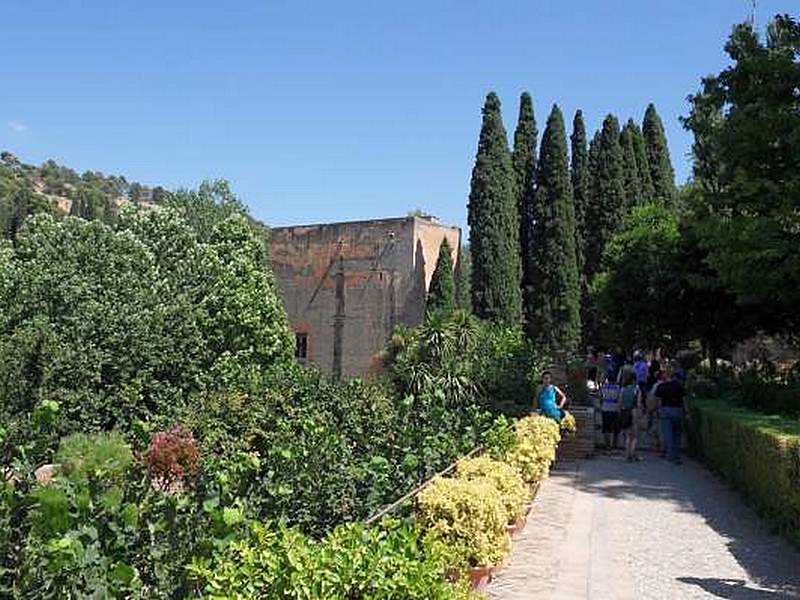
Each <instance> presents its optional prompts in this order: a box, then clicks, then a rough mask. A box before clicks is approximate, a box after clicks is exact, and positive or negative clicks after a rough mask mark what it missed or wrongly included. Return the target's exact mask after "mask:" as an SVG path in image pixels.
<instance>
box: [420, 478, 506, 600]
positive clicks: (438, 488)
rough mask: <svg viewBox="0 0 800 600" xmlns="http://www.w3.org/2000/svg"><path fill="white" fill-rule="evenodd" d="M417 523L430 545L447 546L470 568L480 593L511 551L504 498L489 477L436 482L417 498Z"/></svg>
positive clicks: (438, 480)
mask: <svg viewBox="0 0 800 600" xmlns="http://www.w3.org/2000/svg"><path fill="white" fill-rule="evenodd" d="M417 520H418V521H419V523H420V525H421V527H422V529H423V531H425V537H426V538H427V540H428V542H432V543H443V544H446V545H447V546H449V547H450V548H452V549H453V550H454V555H455V556H456V558H457V562H458V561H460V562H461V563H463V564H466V565H468V569H469V578H470V583H471V585H472V587H473V589H476V590H481V589H483V588H485V586H486V584H487V583H488V582H489V579H490V578H491V574H492V567H493V565H495V564H496V563H498V562H500V561H501V560H502V559H503V557H505V556H506V554H508V551H509V549H510V545H511V540H510V536H509V534H508V531H507V530H506V522H507V513H506V510H505V508H504V505H503V500H502V497H501V496H500V492H498V490H497V488H496V487H495V486H494V485H493V484H492V483H491V482H490V481H489V480H488V479H486V478H479V479H474V480H470V479H465V478H460V477H458V478H442V477H440V478H437V479H435V480H434V481H433V482H432V483H431V485H429V486H428V487H427V488H425V489H424V490H423V491H422V492H420V494H419V496H418V497H417Z"/></svg>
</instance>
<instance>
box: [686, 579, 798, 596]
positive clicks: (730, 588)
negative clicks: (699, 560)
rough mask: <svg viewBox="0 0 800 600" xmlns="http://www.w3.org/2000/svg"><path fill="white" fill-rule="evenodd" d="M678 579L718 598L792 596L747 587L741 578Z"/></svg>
mask: <svg viewBox="0 0 800 600" xmlns="http://www.w3.org/2000/svg"><path fill="white" fill-rule="evenodd" d="M678 581H682V582H683V583H689V584H692V585H696V586H698V587H701V588H703V590H705V591H706V592H707V593H709V594H711V595H712V596H716V597H717V598H728V599H730V600H777V599H778V598H790V597H791V596H789V595H787V593H785V592H771V591H769V590H759V589H756V588H751V587H747V582H745V581H742V580H741V579H717V578H715V577H678Z"/></svg>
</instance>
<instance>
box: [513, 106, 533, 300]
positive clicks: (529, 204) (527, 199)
mask: <svg viewBox="0 0 800 600" xmlns="http://www.w3.org/2000/svg"><path fill="white" fill-rule="evenodd" d="M538 135H539V133H538V131H537V130H536V119H535V117H534V114H533V101H532V100H531V95H530V94H529V93H528V92H523V93H522V95H521V96H520V101H519V120H518V121H517V128H516V130H515V131H514V151H513V153H512V160H513V162H514V173H515V175H516V185H517V190H516V192H517V211H518V213H519V242H520V252H521V254H520V259H521V264H522V285H523V289H524V288H525V286H527V285H531V283H532V276H533V272H532V267H533V265H532V264H531V263H532V257H533V244H532V242H533V210H534V209H533V203H534V197H535V174H536V140H537V137H538Z"/></svg>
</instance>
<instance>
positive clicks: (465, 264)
mask: <svg viewBox="0 0 800 600" xmlns="http://www.w3.org/2000/svg"><path fill="white" fill-rule="evenodd" d="M471 271H472V268H471V264H470V256H469V247H467V246H461V250H460V251H459V252H458V259H457V260H456V273H455V282H456V306H457V307H458V308H459V309H461V310H465V311H467V312H472V295H471V293H470V289H471V286H470V272H471Z"/></svg>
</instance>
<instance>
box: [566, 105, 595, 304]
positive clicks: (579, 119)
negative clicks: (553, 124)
mask: <svg viewBox="0 0 800 600" xmlns="http://www.w3.org/2000/svg"><path fill="white" fill-rule="evenodd" d="M570 178H571V180H572V199H573V203H574V206H575V260H576V262H577V266H578V277H579V279H580V286H581V295H582V299H583V294H584V292H585V286H586V277H585V273H584V264H585V260H586V256H585V254H586V249H585V245H586V236H587V227H588V222H587V219H586V207H587V205H588V203H589V180H590V173H589V149H588V146H587V144H586V125H585V124H584V122H583V112H582V111H581V110H577V111H576V112H575V118H574V119H573V121H572V135H571V136H570Z"/></svg>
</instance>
